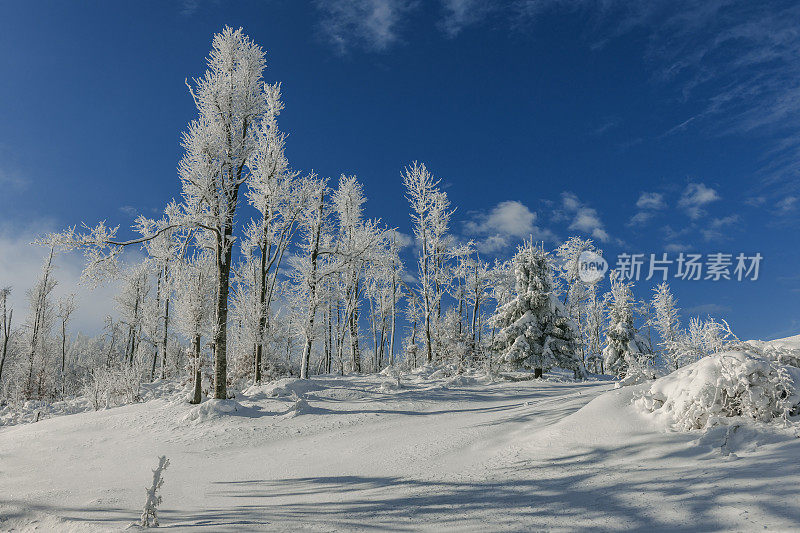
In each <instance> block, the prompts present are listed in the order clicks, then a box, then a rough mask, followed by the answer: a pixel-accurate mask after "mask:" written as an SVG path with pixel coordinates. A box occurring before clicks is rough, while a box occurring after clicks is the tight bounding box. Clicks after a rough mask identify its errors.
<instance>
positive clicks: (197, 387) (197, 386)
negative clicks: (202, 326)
mask: <svg viewBox="0 0 800 533" xmlns="http://www.w3.org/2000/svg"><path fill="white" fill-rule="evenodd" d="M202 380H203V376H202V374H201V373H200V335H195V337H194V392H193V394H192V399H191V400H190V401H189V403H192V404H198V403H200V402H201V401H203V390H202Z"/></svg>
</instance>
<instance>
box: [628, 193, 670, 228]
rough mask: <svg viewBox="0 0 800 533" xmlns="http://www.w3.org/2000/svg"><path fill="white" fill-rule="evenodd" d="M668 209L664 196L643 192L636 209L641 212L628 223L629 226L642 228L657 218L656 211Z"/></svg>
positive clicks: (637, 201)
mask: <svg viewBox="0 0 800 533" xmlns="http://www.w3.org/2000/svg"><path fill="white" fill-rule="evenodd" d="M665 207H667V203H666V202H665V201H664V195H663V194H661V193H659V192H643V193H641V194H640V195H639V199H638V200H636V208H637V209H638V210H639V211H638V212H637V213H635V214H634V215H633V216H632V217H631V219H630V220H629V221H628V223H627V226H629V227H633V226H642V225H644V224H646V223H647V222H649V221H650V220H652V219H653V217H655V216H656V211H660V210H662V209H664V208H665Z"/></svg>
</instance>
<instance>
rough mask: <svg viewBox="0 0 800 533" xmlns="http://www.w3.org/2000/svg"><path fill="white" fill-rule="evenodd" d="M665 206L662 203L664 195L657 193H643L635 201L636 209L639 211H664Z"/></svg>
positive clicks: (664, 203)
mask: <svg viewBox="0 0 800 533" xmlns="http://www.w3.org/2000/svg"><path fill="white" fill-rule="evenodd" d="M666 206H667V204H666V202H664V195H663V194H661V193H658V192H643V193H642V194H640V195H639V199H638V200H636V207H637V208H639V209H654V210H655V209H664V208H665V207H666Z"/></svg>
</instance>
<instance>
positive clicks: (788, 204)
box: [775, 196, 798, 213]
mask: <svg viewBox="0 0 800 533" xmlns="http://www.w3.org/2000/svg"><path fill="white" fill-rule="evenodd" d="M797 200H798V198H797V196H786V197H785V198H783V199H781V200H780V201H778V203H776V204H775V207H777V208H778V210H779V211H781V212H783V213H786V212H788V211H792V210H794V209H795V208H796V207H797Z"/></svg>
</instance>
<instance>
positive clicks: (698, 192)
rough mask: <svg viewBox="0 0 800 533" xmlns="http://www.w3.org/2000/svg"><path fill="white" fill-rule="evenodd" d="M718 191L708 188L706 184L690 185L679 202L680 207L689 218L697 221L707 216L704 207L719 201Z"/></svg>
mask: <svg viewBox="0 0 800 533" xmlns="http://www.w3.org/2000/svg"><path fill="white" fill-rule="evenodd" d="M719 199H720V197H719V194H717V191H716V190H714V189H712V188H711V187H708V186H707V185H706V184H705V183H690V184H689V185H687V186H686V189H685V190H684V191H683V194H682V195H681V199H680V200H678V205H679V206H680V207H682V208H683V209H684V210H685V211H686V214H688V215H689V218H692V219H697V218H700V217H701V216H703V215H704V214H705V211H704V210H703V209H702V208H703V206H705V205H707V204H710V203H711V202H716V201H717V200H719Z"/></svg>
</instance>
